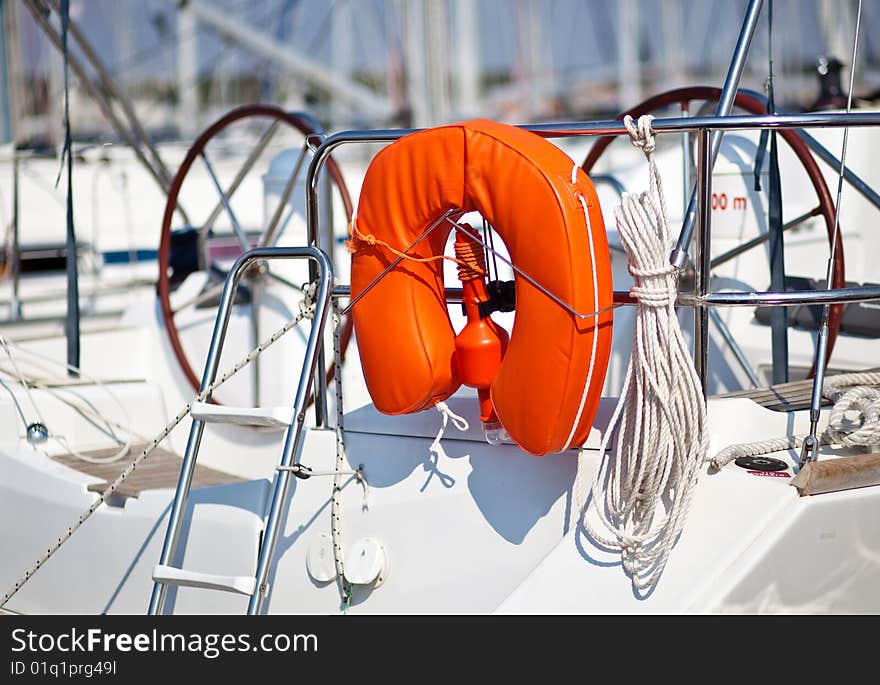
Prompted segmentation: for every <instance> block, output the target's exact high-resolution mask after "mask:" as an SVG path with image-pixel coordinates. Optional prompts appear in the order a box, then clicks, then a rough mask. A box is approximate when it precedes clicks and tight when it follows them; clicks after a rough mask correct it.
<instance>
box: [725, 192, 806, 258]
mask: <svg viewBox="0 0 880 685" xmlns="http://www.w3.org/2000/svg"><path fill="white" fill-rule="evenodd" d="M821 213H822V207H821V206H819V205H817V206H816V207H813V209H811V210H810V211H809V212H806V213H804V214H801V215H800V216H798V217H796V218H794V219H792V220H791V221H789V222H788V223H786V224H783V226H782V230H783V232H785V231H787V230H788V229H789V228H794V227H795V226H799V225H800V224H802V223H804V222H805V221H806V220H807V219H809V218H810V217H814V216H818V215H819V214H821ZM769 239H770V234H769V233H762V234H761V235H759V236H757V237H755V238H752V239H751V240H747V241H746V242H744V243H743V244H742V245H737V246H736V247H734V248H731V249H730V250H728V251H727V252H725V253H724V254H720V255H718V256H717V257H715V259H713V260H712V261H711V262H710V266H711V267H712V268H713V269H714V268H715V267H718V266H721V265H722V264H725V263H727V262H729V261H730V260H731V259H733V258H734V257H738V256H739V255H741V254H742V253H743V252H748V251H749V250H751V249H752V248H754V247H757V246H758V245H762V244H763V243H766V242H767V241H768V240H769Z"/></svg>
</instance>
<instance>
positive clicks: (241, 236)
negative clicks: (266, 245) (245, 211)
mask: <svg viewBox="0 0 880 685" xmlns="http://www.w3.org/2000/svg"><path fill="white" fill-rule="evenodd" d="M200 157H201V158H202V161H203V162H204V163H205V168H206V169H207V170H208V174H210V176H211V180H212V181H214V187H215V188H216V189H217V192H218V193H219V194H220V202H221V203H222V204H223V207H224V208H225V209H226V213H227V214H228V215H229V220H230V221H231V222H232V230H233V231H235V236H236V237H237V238H238V242H239V243H240V244H241V249H242V250H244V251H247V250H249V249H251V245H250V243H249V242H248V239H247V236H246V235H245V233H244V230H243V229H242V227H241V224H239V223H238V219H237V218H236V217H235V212H233V211H232V206H231V205H230V204H229V198H228V197H226V193H224V192H223V188H222V186H221V185H220V181H218V180H217V174H215V173H214V167H212V166H211V162H209V161H208V155H206V154H205V151H204V150H202V151H201V153H200Z"/></svg>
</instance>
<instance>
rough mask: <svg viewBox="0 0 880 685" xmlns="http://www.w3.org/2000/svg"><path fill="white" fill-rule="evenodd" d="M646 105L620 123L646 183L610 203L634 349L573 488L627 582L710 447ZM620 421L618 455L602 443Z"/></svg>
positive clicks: (667, 529)
mask: <svg viewBox="0 0 880 685" xmlns="http://www.w3.org/2000/svg"><path fill="white" fill-rule="evenodd" d="M652 119H653V117H651V116H650V115H647V116H643V117H641V118H640V119H639V121H638V126H635V125H634V124H633V120H632V117H629V116H627V117H626V118H625V120H624V123H625V125H626V127H627V130H628V131H629V134H630V138H631V139H632V142H633V144H634V145H636V146H637V147H639V148H641V149H642V150H643V152H644V153H645V156H646V157H647V160H648V166H649V172H650V185H649V190H648V191H647V192H644V193H641V194H638V195H636V194H632V193H628V194H625V195H624V196H623V198H622V203H621V206H620V207H618V208H617V209H616V210H615V217H616V219H617V229H618V232H619V233H620V239H621V242H622V243H623V246H624V248H625V249H626V254H627V267H628V269H629V272H630V273H631V274H632V276H633V278H634V280H635V285H634V286H633V287H632V288H631V289H630V293H631V294H632V295H633V296H634V297H635V298H636V300H637V301H638V305H637V308H636V317H635V330H634V333H633V345H632V355H631V357H630V361H629V366H628V367H627V370H626V377H625V380H624V385H623V390H622V392H621V399H620V401H619V402H618V404H617V408H616V409H615V411H614V415H613V416H612V418H611V422H610V424H609V426H608V429H607V430H606V432H605V434H604V436H603V439H602V445H601V447H600V448H599V452H600V455H601V463H600V465H599V468H598V470H597V471H596V474H595V477H594V478H593V483H592V489H591V492H590V496H589V499H588V500H587V501H586V503H585V497H584V496H585V494H586V492H585V491H586V483H585V481H586V476H585V473H586V467H585V463H584V462H585V459H584V453H583V450H582V451H581V454H580V455H579V460H578V474H577V478H576V481H575V489H576V493H577V497H578V504H579V507H580V510H581V523H582V525H583V526H584V528H585V529H586V530H587V531H588V532H589V534H590V535H591V536H592V537H593V539H594V540H595V541H596V542H597V543H599V544H600V545H602V546H604V547H607V548H608V549H611V550H614V551H619V552H620V554H621V557H622V562H623V567H624V570H625V571H626V573H627V574H629V575H630V577H631V578H632V582H633V585H634V587H635V588H636V589H637V590H638V591H640V592H645V591H647V590H649V589H650V588H651V587H652V586H653V585H654V584H655V583H656V581H657V579H658V578H659V576H660V574H661V573H662V571H663V568H664V566H665V564H666V560H667V558H668V556H669V553H670V552H671V551H672V548H673V546H674V545H675V542H676V539H677V538H678V535H679V533H680V532H681V530H682V528H683V527H684V524H685V521H686V519H687V514H688V510H689V508H690V504H691V497H692V494H693V491H694V487H695V486H696V484H697V479H698V477H699V469H700V465H701V464H702V462H703V459H704V457H705V453H706V450H707V449H708V431H707V427H706V405H705V401H704V399H703V395H702V391H701V387H700V381H699V378H698V377H697V373H696V371H695V369H694V366H693V361H692V358H691V355H690V353H689V351H688V347H687V345H686V343H685V340H684V336H683V335H682V332H681V329H680V327H679V325H678V320H677V319H676V316H675V299H676V293H677V278H676V271H675V268H674V267H673V266H671V265H670V264H669V260H668V255H669V250H670V248H671V246H672V241H671V238H670V234H669V222H668V218H667V216H668V215H667V211H666V202H665V199H664V197H663V188H662V184H661V181H660V175H659V172H658V170H657V165H656V163H655V161H654V147H655V143H654V135H653V131H652V129H651V120H652ZM615 429H617V434H618V441H617V450H616V454H615V455H613V456H612V455H611V454H610V453H609V452H608V446H609V443H610V441H611V436H612V435H613V434H614V432H615Z"/></svg>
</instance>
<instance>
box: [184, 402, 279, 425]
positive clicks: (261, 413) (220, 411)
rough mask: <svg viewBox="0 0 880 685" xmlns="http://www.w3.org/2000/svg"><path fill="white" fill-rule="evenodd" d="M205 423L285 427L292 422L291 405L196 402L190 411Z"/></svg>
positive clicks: (195, 417) (194, 416)
mask: <svg viewBox="0 0 880 685" xmlns="http://www.w3.org/2000/svg"><path fill="white" fill-rule="evenodd" d="M190 413H191V414H192V417H193V418H194V419H198V420H199V421H204V422H205V423H235V424H238V425H241V426H269V427H272V428H287V427H288V426H289V425H290V424H291V423H292V422H293V407H227V406H225V405H222V404H210V403H208V402H196V403H195V404H193V406H192V410H191V412H190Z"/></svg>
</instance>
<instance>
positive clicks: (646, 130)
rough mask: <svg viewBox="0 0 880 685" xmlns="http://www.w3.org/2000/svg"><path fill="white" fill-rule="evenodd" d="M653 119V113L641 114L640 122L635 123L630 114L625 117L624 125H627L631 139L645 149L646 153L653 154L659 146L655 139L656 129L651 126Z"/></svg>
mask: <svg viewBox="0 0 880 685" xmlns="http://www.w3.org/2000/svg"><path fill="white" fill-rule="evenodd" d="M652 121H654V116H653V115H652V114H643V115H642V116H640V117H639V121H638V124H634V123H633V118H632V117H631V116H630V115H629V114H627V115H626V116H624V117H623V125H624V126H626V130H627V132H628V133H629V138H630V141H631V142H632V144H633V145H635V146H636V147H638V148H641V149H642V150H644V152H645V154H646V155H650V154H652V153H653V152H654V148H656V146H657V143H656V141H655V140H654V129H653V128H652V127H651V122H652Z"/></svg>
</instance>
